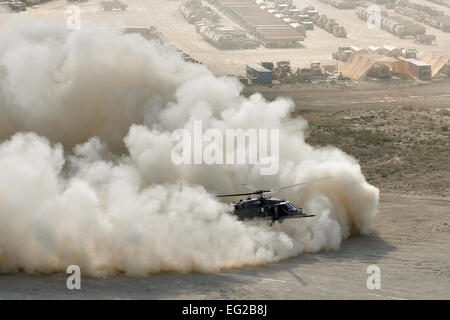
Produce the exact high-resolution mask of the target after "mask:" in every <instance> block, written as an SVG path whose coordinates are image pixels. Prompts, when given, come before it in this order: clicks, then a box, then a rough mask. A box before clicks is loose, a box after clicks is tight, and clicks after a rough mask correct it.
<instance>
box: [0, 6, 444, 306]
mask: <svg viewBox="0 0 450 320" xmlns="http://www.w3.org/2000/svg"><path fill="white" fill-rule="evenodd" d="M416 1H417V0H416ZM419 2H426V1H424V0H423V1H419ZM97 3H98V1H92V0H91V1H90V2H88V3H83V4H81V5H80V6H81V7H82V19H83V21H94V22H96V23H102V24H105V25H108V26H124V25H134V26H136V25H144V26H145V25H156V26H158V28H159V29H160V31H162V32H163V34H164V35H165V36H166V37H167V38H168V39H169V41H170V42H172V43H173V44H175V45H176V46H177V47H179V48H180V49H182V50H183V51H185V52H187V53H189V54H190V55H192V56H193V57H194V58H196V59H198V60H200V61H202V62H203V63H205V64H207V65H208V66H209V67H210V68H211V69H212V70H213V71H214V72H215V73H217V74H229V73H234V74H239V73H242V72H241V71H242V70H243V65H245V64H246V63H249V62H258V61H261V60H284V59H290V60H291V61H293V63H294V64H302V63H304V64H306V63H307V62H309V61H310V60H322V61H326V59H329V56H330V55H331V52H332V50H334V49H335V48H336V46H337V45H338V44H339V43H340V42H342V40H340V39H337V38H334V37H333V36H331V35H329V34H328V33H326V32H325V31H323V30H320V29H316V30H315V31H313V32H311V33H309V34H308V38H307V39H306V41H305V42H304V43H303V44H304V48H300V49H273V50H272V49H264V48H260V49H257V50H246V51H219V50H216V49H215V48H213V47H211V46H209V45H208V44H206V43H205V42H203V41H202V40H201V39H200V37H199V36H198V34H197V33H196V32H195V30H194V27H193V26H191V25H188V24H187V23H186V22H185V21H184V20H183V18H182V17H181V16H180V15H179V13H178V10H177V6H178V1H162V0H148V1H142V0H141V1H139V0H135V1H131V0H130V1H127V3H128V4H129V5H130V7H129V10H128V11H127V12H124V13H122V12H113V13H104V12H100V11H99V10H98V5H97ZM296 3H297V4H299V3H303V4H304V5H306V4H313V5H314V6H316V8H317V9H318V10H319V11H320V12H321V13H326V14H329V15H334V16H335V17H336V19H337V20H338V21H339V22H341V23H342V24H343V25H344V26H345V27H346V29H347V31H348V32H349V39H347V40H345V42H346V43H352V44H353V43H355V44H358V45H360V46H367V45H370V44H375V45H377V44H378V45H379V44H385V43H393V44H397V45H401V46H408V47H411V46H412V45H410V44H411V42H412V41H411V40H408V39H406V40H401V39H399V38H396V37H394V36H392V35H390V34H388V33H387V32H385V31H382V30H367V29H365V28H364V23H363V22H362V21H360V20H359V19H358V18H357V17H356V16H355V15H354V12H353V11H352V10H349V11H347V10H337V9H335V8H333V7H331V6H328V5H325V4H322V3H320V2H317V1H312V0H311V1H296ZM146 4H151V6H150V7H148V6H146ZM299 7H300V8H302V6H301V5H300V6H299ZM65 8H66V2H65V1H53V2H49V3H47V4H45V5H41V6H39V7H38V8H36V9H32V10H30V11H29V12H27V13H21V14H22V15H30V16H33V17H35V18H49V17H58V18H62V17H63V12H64V9H65ZM13 16H14V14H0V27H1V24H3V23H7V21H8V20H9V19H10V18H11V17H13ZM428 28H429V29H430V31H431V28H430V27H428ZM432 31H433V33H435V34H437V35H438V45H436V46H429V47H424V46H415V47H417V48H418V49H419V50H423V49H427V50H430V51H434V52H444V51H448V49H450V37H449V36H448V34H447V38H445V37H443V35H444V34H439V31H437V30H435V29H433V30H432ZM367 32H369V33H367ZM255 91H263V94H264V95H265V96H266V97H267V98H269V99H272V98H275V97H276V96H279V95H284V96H290V97H292V98H293V100H294V101H295V103H296V110H295V112H294V116H295V115H302V116H304V117H305V118H307V119H308V120H309V122H310V126H311V134H310V137H309V138H308V139H309V142H310V143H313V144H317V145H326V144H332V145H336V146H338V147H340V148H342V149H344V150H345V151H347V152H349V153H350V154H352V155H354V156H355V157H356V158H358V159H359V160H360V161H361V165H362V169H363V171H364V173H365V174H366V175H367V177H368V179H369V181H370V182H371V183H373V184H375V185H376V186H377V187H379V188H380V190H381V202H380V212H379V214H378V216H377V217H376V219H375V225H376V231H375V233H374V234H373V235H371V236H359V237H353V238H351V239H349V240H346V241H344V242H343V244H342V246H341V249H340V250H339V251H336V252H320V253H314V254H302V255H300V256H298V257H295V258H292V259H288V260H285V261H281V262H279V263H274V264H270V265H265V266H260V267H252V268H243V269H238V270H226V271H223V272H221V273H216V274H172V273H170V274H157V275H152V276H149V277H145V278H129V277H124V276H116V277H112V278H107V279H95V278H83V279H82V290H79V291H69V290H68V289H67V288H66V275H65V274H54V275H26V274H11V275H8V274H6V275H0V299H31V298H37V299H48V298H56V299H100V298H108V299H123V298H140V299H191V298H192V299H214V298H223V299H418V298H425V299H433V298H436V299H450V258H449V252H450V236H449V235H450V220H449V217H450V215H449V213H450V212H449V210H450V197H449V187H450V186H449V183H448V181H450V179H449V177H448V175H449V171H450V170H449V168H448V150H449V147H448V140H449V139H448V137H449V136H448V125H449V123H448V119H449V114H448V111H446V110H448V108H450V102H449V101H450V99H449V97H450V86H449V83H448V82H434V83H420V82H416V83H414V84H411V83H402V84H400V85H399V84H398V83H390V82H388V83H383V84H381V83H377V82H369V83H362V84H355V83H353V84H342V85H339V86H333V85H301V86H282V87H277V86H273V87H272V88H258V87H251V88H249V89H248V90H247V92H246V94H250V93H252V92H255ZM442 109H443V110H444V111H443V112H442V113H440V112H441V111H440V110H442ZM446 126H447V130H446V129H445V127H446ZM424 128H426V130H423V129H424ZM378 129H379V130H378ZM338 130H341V131H342V130H344V132H345V135H339V134H336V133H339V132H341V131H338ZM369 131H370V132H369ZM422 131H423V132H424V135H423V136H417V135H418V134H419V133H421V132H422ZM386 136H387V137H388V138H389V139H387V138H386ZM393 137H396V138H393ZM344 138H345V139H344ZM348 139H350V140H348ZM380 139H381V140H380ZM410 140H411V141H410ZM433 141H435V142H434V144H431V143H432V142H433ZM366 146H367V147H370V148H366ZM421 146H427V148H430V149H426V148H422V147H421ZM371 148H372V149H371ZM430 150H431V152H432V153H429V152H430ZM416 151H418V152H416ZM427 152H428V154H427ZM397 158H398V160H399V161H401V162H400V163H402V164H404V163H407V164H408V167H407V172H404V171H403V172H402V171H401V170H397V169H395V168H397V167H398V161H397V160H395V161H391V160H392V159H397ZM402 161H403V162H402ZM423 161H425V162H423ZM422 163H426V166H423V165H422ZM374 164H377V165H378V166H379V167H381V168H382V169H383V170H380V171H376V170H375V169H371V168H377V167H376V166H374ZM429 164H431V165H432V166H431V167H430V166H429ZM424 182H426V183H424ZM372 264H376V265H378V266H379V267H380V268H381V289H380V290H368V289H367V287H366V279H367V277H368V276H369V275H368V274H367V273H366V270H367V267H368V266H369V265H372Z"/></svg>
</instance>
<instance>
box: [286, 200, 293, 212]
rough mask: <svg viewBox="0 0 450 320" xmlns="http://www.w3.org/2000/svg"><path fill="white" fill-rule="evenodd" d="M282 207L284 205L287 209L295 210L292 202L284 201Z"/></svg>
mask: <svg viewBox="0 0 450 320" xmlns="http://www.w3.org/2000/svg"><path fill="white" fill-rule="evenodd" d="M284 207H285V208H286V209H288V210H289V211H293V210H295V207H294V205H293V204H292V203H289V202H286V203H285V204H284Z"/></svg>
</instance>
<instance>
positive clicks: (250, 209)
mask: <svg viewBox="0 0 450 320" xmlns="http://www.w3.org/2000/svg"><path fill="white" fill-rule="evenodd" d="M331 178H332V177H326V178H320V179H315V180H310V181H306V182H300V183H296V184H293V185H290V186H286V187H281V188H276V189H270V190H257V189H256V188H253V187H251V186H249V185H246V184H243V185H242V186H243V187H244V188H247V189H249V190H252V192H247V193H234V194H222V195H218V196H217V197H218V198H224V197H235V196H247V195H248V196H249V195H253V194H256V195H258V197H257V198H250V197H249V198H247V199H246V200H242V199H241V200H239V202H234V201H233V205H234V214H235V215H236V216H237V217H238V219H239V220H253V219H263V220H267V224H268V225H269V226H272V225H273V223H274V222H276V221H278V222H279V223H282V222H283V221H284V220H285V219H294V218H307V217H315V215H314V214H306V213H304V212H303V210H302V208H297V207H295V206H294V205H293V204H292V203H291V202H289V201H286V200H283V199H278V198H273V197H271V196H266V195H267V194H271V193H277V192H280V191H282V190H284V189H288V188H293V187H297V186H300V185H305V184H308V183H313V182H318V181H321V180H325V179H331Z"/></svg>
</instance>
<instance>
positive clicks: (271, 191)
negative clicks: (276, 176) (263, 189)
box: [268, 177, 333, 193]
mask: <svg viewBox="0 0 450 320" xmlns="http://www.w3.org/2000/svg"><path fill="white" fill-rule="evenodd" d="M331 178H333V177H325V178H319V179H314V180H310V181H305V182H300V183H296V184H292V185H290V186H286V187H281V188H276V189H272V190H270V191H269V192H268V193H276V192H280V191H281V190H284V189H287V188H292V187H297V186H301V185H303V184H308V183H313V182H317V181H322V180H326V179H331Z"/></svg>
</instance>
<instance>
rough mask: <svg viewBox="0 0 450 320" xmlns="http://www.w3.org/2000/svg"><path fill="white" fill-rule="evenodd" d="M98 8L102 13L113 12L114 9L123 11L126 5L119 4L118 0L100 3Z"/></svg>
mask: <svg viewBox="0 0 450 320" xmlns="http://www.w3.org/2000/svg"><path fill="white" fill-rule="evenodd" d="M100 7H101V8H102V9H103V10H104V11H113V10H115V9H116V10H121V11H124V10H126V9H127V8H128V5H127V4H125V3H122V2H120V1H119V0H111V1H101V2H100Z"/></svg>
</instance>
